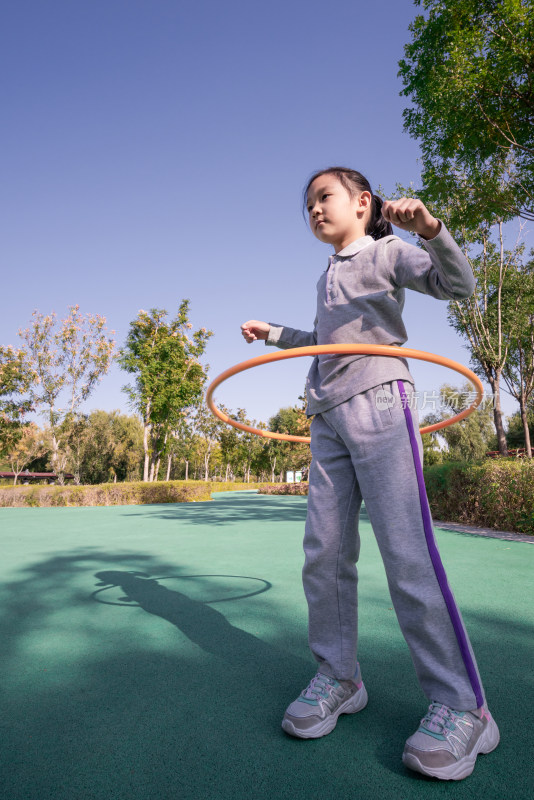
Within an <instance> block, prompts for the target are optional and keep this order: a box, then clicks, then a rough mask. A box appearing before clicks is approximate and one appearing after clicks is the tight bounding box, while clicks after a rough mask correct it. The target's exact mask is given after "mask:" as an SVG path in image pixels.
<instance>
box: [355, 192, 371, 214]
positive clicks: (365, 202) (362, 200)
mask: <svg viewBox="0 0 534 800" xmlns="http://www.w3.org/2000/svg"><path fill="white" fill-rule="evenodd" d="M358 201H359V204H360V208H362V209H363V210H364V211H366V210H367V209H368V208H370V207H371V203H372V201H373V198H372V195H371V192H367V191H365V192H361V193H360V196H359V198H358Z"/></svg>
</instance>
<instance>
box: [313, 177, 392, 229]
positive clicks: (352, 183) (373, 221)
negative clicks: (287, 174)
mask: <svg viewBox="0 0 534 800" xmlns="http://www.w3.org/2000/svg"><path fill="white" fill-rule="evenodd" d="M321 175H334V176H335V177H336V178H337V179H338V180H339V182H340V183H341V185H342V186H344V187H345V189H346V190H347V192H348V193H349V194H351V195H352V196H353V197H356V195H358V194H360V192H369V193H370V194H371V215H370V217H369V221H368V222H367V225H366V227H365V233H366V235H369V236H372V237H373V239H382V238H383V237H384V236H390V235H391V234H392V233H393V228H392V227H391V223H390V222H388V221H387V220H386V219H384V217H383V216H382V203H383V200H382V198H381V197H379V196H378V195H377V194H373V190H372V189H371V184H370V183H369V181H368V180H367V178H366V177H365V176H364V175H362V174H361V172H356V170H355V169H348V168H347V167H328V169H321V170H319V171H318V172H316V173H315V174H314V175H312V176H311V178H310V179H309V181H308V183H307V184H306V188H305V189H304V192H303V207H302V209H303V212H305V211H306V206H307V203H308V191H309V189H310V186H311V185H312V183H313V182H314V180H315V179H316V178H319V177H320V176H321Z"/></svg>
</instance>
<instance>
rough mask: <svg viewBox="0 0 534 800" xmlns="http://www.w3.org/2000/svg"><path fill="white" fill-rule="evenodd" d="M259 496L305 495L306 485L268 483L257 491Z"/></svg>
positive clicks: (302, 483) (306, 492) (306, 491)
mask: <svg viewBox="0 0 534 800" xmlns="http://www.w3.org/2000/svg"><path fill="white" fill-rule="evenodd" d="M258 492H259V494H291V495H299V496H303V495H307V494H308V484H307V483H305V482H301V483H268V484H265V486H262V487H261V489H259V490H258Z"/></svg>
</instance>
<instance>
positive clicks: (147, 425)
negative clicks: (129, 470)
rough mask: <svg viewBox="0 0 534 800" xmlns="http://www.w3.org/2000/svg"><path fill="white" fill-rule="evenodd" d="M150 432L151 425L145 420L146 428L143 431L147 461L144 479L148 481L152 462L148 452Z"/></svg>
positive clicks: (144, 467) (144, 468)
mask: <svg viewBox="0 0 534 800" xmlns="http://www.w3.org/2000/svg"><path fill="white" fill-rule="evenodd" d="M149 433H150V425H149V423H148V422H145V428H144V432H143V447H144V450H145V463H144V465H143V480H144V481H148V466H149V463H150V456H149V454H148V435H149Z"/></svg>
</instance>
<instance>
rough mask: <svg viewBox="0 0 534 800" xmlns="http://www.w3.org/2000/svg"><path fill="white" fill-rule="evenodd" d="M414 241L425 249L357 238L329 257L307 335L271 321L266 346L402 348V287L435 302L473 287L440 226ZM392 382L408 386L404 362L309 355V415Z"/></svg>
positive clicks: (462, 259) (460, 257)
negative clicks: (429, 235)
mask: <svg viewBox="0 0 534 800" xmlns="http://www.w3.org/2000/svg"><path fill="white" fill-rule="evenodd" d="M421 241H422V243H423V245H424V247H425V250H422V249H420V248H418V247H415V246H414V245H412V244H408V243H407V242H404V241H403V240H402V239H399V237H398V236H385V237H384V238H383V239H378V240H377V241H375V240H374V239H373V238H372V237H371V236H363V237H362V238H361V239H357V240H356V241H355V242H352V244H350V245H348V247H345V248H344V250H341V251H340V252H339V253H336V255H333V256H330V258H329V264H328V268H327V269H326V270H325V272H324V273H323V274H322V275H321V277H320V278H319V282H318V284H317V315H316V318H315V323H314V328H313V331H300V330H296V329H295V328H288V327H286V326H285V325H279V324H277V323H270V325H271V329H270V331H269V336H268V338H267V341H266V344H267V345H275V346H276V347H280V348H283V349H287V348H290V347H307V346H309V345H314V344H343V343H347V344H352V343H357V344H363V343H366V344H367V343H369V344H388V345H397V346H401V345H403V344H404V343H405V342H406V340H407V338H408V335H407V333H406V328H405V327H404V322H403V320H402V310H403V307H404V290H405V289H414V290H415V291H416V292H422V293H423V294H429V295H432V297H436V298H437V299H438V300H460V299H462V298H465V297H469V296H470V295H471V294H473V291H474V289H475V279H474V277H473V272H472V270H471V267H470V266H469V262H468V261H467V259H466V258H465V256H464V254H463V253H462V251H461V250H460V248H459V247H458V245H457V244H456V242H455V241H454V239H453V238H452V236H451V235H450V233H449V231H448V230H447V229H446V227H445V226H444V225H443V223H442V224H441V230H440V232H439V233H438V235H437V236H435V237H434V238H433V239H431V240H430V241H426V240H424V239H421ZM399 379H400V380H405V381H410V382H411V383H414V379H413V377H412V376H411V374H410V371H409V369H408V364H407V362H406V361H405V360H404V359H403V358H396V357H391V356H365V355H348V356H337V355H320V356H316V357H315V358H314V360H313V363H312V366H311V369H310V371H309V373H308V378H307V395H308V409H307V413H308V416H312V415H313V414H319V413H321V412H322V411H327V410H328V409H329V408H332V407H333V406H336V405H338V404H339V403H343V402H344V401H345V400H348V399H349V398H350V397H353V396H354V395H355V394H360V393H361V392H365V391H367V390H368V389H371V388H372V387H373V386H378V385H379V384H381V383H388V382H389V381H393V380H399Z"/></svg>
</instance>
